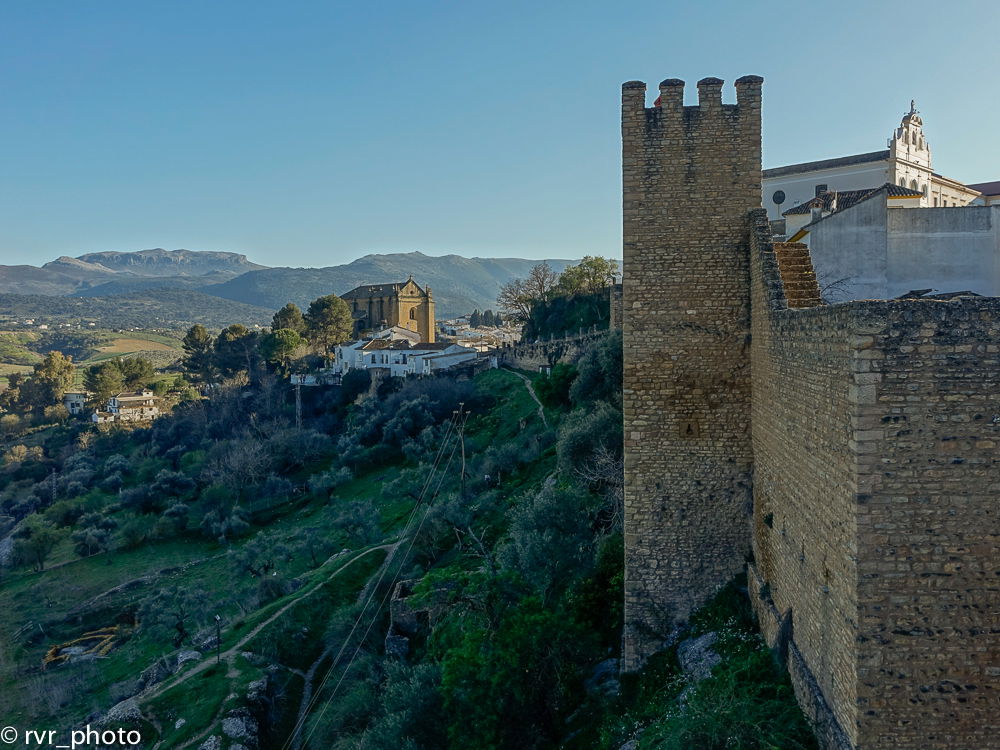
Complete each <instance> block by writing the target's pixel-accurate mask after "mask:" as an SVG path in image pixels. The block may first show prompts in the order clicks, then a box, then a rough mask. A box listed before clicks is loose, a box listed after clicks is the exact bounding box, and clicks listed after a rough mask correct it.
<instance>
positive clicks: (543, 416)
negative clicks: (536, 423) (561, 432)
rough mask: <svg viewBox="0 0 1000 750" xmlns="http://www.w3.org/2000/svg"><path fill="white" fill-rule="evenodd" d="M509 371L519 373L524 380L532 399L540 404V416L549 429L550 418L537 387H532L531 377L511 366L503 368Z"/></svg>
mask: <svg viewBox="0 0 1000 750" xmlns="http://www.w3.org/2000/svg"><path fill="white" fill-rule="evenodd" d="M503 369H505V370H507V372H512V373H514V374H515V375H517V376H518V377H519V378H521V380H523V381H524V385H525V387H526V388H527V389H528V394H529V395H530V396H531V398H532V400H533V401H534V402H535V403H536V404H538V416H540V417H541V418H542V424H543V425H545V429H546V430H547V429H549V420H547V419H546V418H545V407H543V406H542V402H541V401H539V400H538V396H536V395H535V389H534V388H532V387H531V378H529V377H528V376H527V375H522V374H521V373H519V372H518V371H517V370H512V369H510V368H509V367H505V368H503Z"/></svg>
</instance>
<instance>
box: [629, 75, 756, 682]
mask: <svg viewBox="0 0 1000 750" xmlns="http://www.w3.org/2000/svg"><path fill="white" fill-rule="evenodd" d="M761 83H762V79H760V78H758V77H756V76H747V77H744V78H741V79H739V80H738V81H737V82H736V90H737V99H738V104H736V105H731V104H723V103H722V81H720V80H719V79H717V78H706V79H703V80H702V81H699V83H698V101H699V104H698V106H695V107H691V106H688V107H685V106H684V104H683V98H684V84H683V82H682V81H678V80H674V79H671V80H666V81H664V82H663V83H661V84H660V98H659V102H658V104H657V105H656V106H654V107H652V108H647V107H646V101H645V98H646V86H645V84H643V83H641V82H637V81H631V82H629V83H626V84H624V85H623V87H622V168H623V184H624V197H623V198H624V204H623V208H624V247H623V254H624V264H623V265H624V278H623V282H622V295H623V321H622V330H623V346H624V393H623V402H624V404H623V405H624V420H625V425H624V426H625V549H626V560H625V635H624V654H623V666H624V668H625V669H626V670H629V669H636V668H638V667H639V666H641V664H642V662H643V660H644V659H645V657H646V656H648V655H649V654H650V653H652V652H653V651H654V650H656V649H657V648H658V647H659V646H660V644H662V642H663V641H664V639H665V638H667V637H668V635H669V633H670V631H671V629H672V628H673V627H674V626H675V625H676V624H678V623H679V622H680V621H683V620H684V619H685V618H686V617H687V616H688V614H689V613H690V612H691V611H692V609H694V608H695V607H697V606H698V605H700V604H701V603H703V602H704V601H705V600H706V599H707V598H708V597H709V596H711V594H712V593H713V592H714V591H715V590H716V589H718V588H720V587H721V586H722V585H723V584H724V583H725V582H726V581H728V580H729V579H730V578H732V576H733V575H735V574H736V573H738V572H739V571H740V569H741V568H742V567H743V564H744V562H745V559H746V556H747V553H748V551H749V539H750V521H749V515H750V482H751V450H750V368H749V333H750V299H749V284H748V279H747V264H748V252H747V247H746V233H745V216H746V213H747V211H748V210H750V209H751V208H753V207H755V206H759V205H760V176H761V171H760V169H761V162H760V158H761V156H760V155H761V151H760V149H761V141H760V124H761V110H760V92H761Z"/></svg>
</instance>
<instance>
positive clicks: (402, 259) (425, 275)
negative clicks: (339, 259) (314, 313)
mask: <svg viewBox="0 0 1000 750" xmlns="http://www.w3.org/2000/svg"><path fill="white" fill-rule="evenodd" d="M540 262H541V261H538V260H526V259H523V258H463V257H462V256H459V255H444V256H440V257H432V256H429V255H424V254H423V253H419V252H413V253H395V254H380V255H366V256H364V257H363V258H358V259H357V260H355V261H353V262H352V263H348V264H346V265H342V266H330V267H328V268H268V269H266V270H261V271H250V272H248V273H245V274H243V275H242V276H238V277H236V278H235V279H232V280H230V281H227V282H225V283H223V284H216V285H212V286H206V287H203V288H202V291H204V292H207V293H209V294H214V295H218V296H219V297H224V298H226V299H231V300H237V301H240V302H252V303H253V304H256V305H264V306H265V307H274V308H279V307H281V306H282V305H284V304H285V303H286V302H295V303H296V304H297V305H299V306H300V307H304V306H305V305H308V304H309V302H311V301H312V300H313V299H316V298H317V297H320V296H323V295H326V294H331V293H334V294H344V293H345V292H348V291H350V290H351V289H353V288H354V287H356V286H360V285H362V284H380V283H387V282H397V281H406V279H407V278H408V277H409V276H410V275H412V276H413V278H414V280H415V281H416V282H417V283H418V284H420V285H421V286H429V287H431V291H432V292H433V293H434V300H435V306H436V314H437V317H439V318H448V317H456V316H459V315H465V314H468V313H470V312H471V311H473V310H477V309H478V310H485V309H491V308H495V307H496V298H497V292H498V291H499V289H500V285H501V284H504V283H506V282H508V281H510V280H511V279H513V278H521V277H525V276H527V275H528V272H529V271H530V270H531V268H532V266H534V265H536V264H538V263H540ZM546 262H547V263H548V264H549V265H550V266H552V268H553V270H555V271H556V272H560V271H562V269H563V268H565V267H566V266H567V265H569V264H570V263H572V262H573V261H569V260H549V261H546Z"/></svg>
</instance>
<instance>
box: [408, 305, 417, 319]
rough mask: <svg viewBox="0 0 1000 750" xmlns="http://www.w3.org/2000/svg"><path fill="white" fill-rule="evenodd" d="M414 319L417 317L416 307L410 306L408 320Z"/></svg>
mask: <svg viewBox="0 0 1000 750" xmlns="http://www.w3.org/2000/svg"><path fill="white" fill-rule="evenodd" d="M416 319H417V308H415V307H411V308H410V320H416Z"/></svg>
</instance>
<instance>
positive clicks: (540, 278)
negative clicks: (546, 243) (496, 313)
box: [497, 263, 559, 320]
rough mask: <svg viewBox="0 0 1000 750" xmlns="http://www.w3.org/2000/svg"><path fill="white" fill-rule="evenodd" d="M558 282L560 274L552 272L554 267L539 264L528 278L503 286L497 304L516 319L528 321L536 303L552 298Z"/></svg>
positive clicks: (514, 280) (515, 280) (530, 272)
mask: <svg viewBox="0 0 1000 750" xmlns="http://www.w3.org/2000/svg"><path fill="white" fill-rule="evenodd" d="M558 281H559V274H557V273H556V272H555V271H553V270H552V266H550V265H549V264H548V263H539V264H538V265H536V266H535V267H534V268H532V269H531V271H529V272H528V278H526V279H512V280H511V281H509V282H507V283H506V284H502V285H501V286H500V293H499V294H498V295H497V304H498V305H500V307H501V309H503V310H506V311H507V312H508V313H509V314H510V315H513V316H514V317H515V318H517V319H519V320H527V319H528V316H530V315H531V308H532V307H533V306H534V305H535V303H536V302H544V301H546V300H548V299H549V298H550V297H551V296H552V293H553V291H555V288H556V284H557V283H558Z"/></svg>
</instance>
